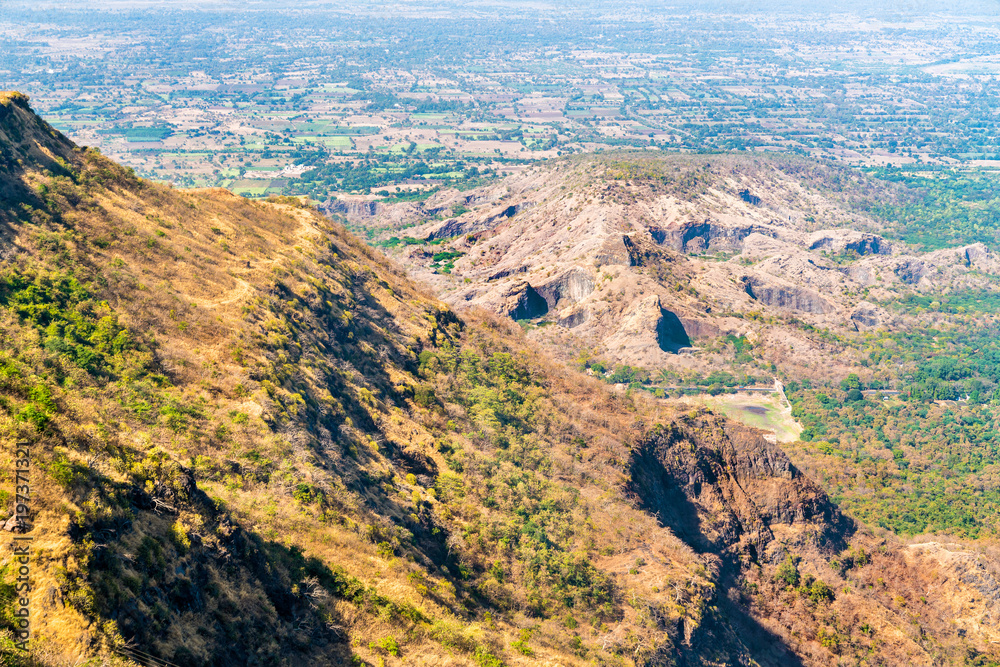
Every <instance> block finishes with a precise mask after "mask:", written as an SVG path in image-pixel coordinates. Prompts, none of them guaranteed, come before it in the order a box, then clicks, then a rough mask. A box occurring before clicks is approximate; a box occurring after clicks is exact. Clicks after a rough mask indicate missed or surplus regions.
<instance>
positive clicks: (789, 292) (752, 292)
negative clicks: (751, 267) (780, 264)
mask: <svg viewBox="0 0 1000 667" xmlns="http://www.w3.org/2000/svg"><path fill="white" fill-rule="evenodd" d="M741 283H742V284H743V289H744V291H745V292H746V293H747V295H749V296H750V298H751V299H754V300H755V301H759V302H761V303H763V304H764V305H767V306H771V307H774V308H780V309H782V310H790V311H795V312H801V313H812V314H819V315H825V314H827V313H832V312H835V311H836V310H837V307H836V306H834V305H833V304H832V303H830V302H829V301H827V300H826V299H824V298H823V297H821V296H820V295H819V294H817V293H816V292H813V291H812V290H808V289H805V288H803V287H798V286H796V285H782V284H776V283H773V282H766V281H764V280H763V279H761V278H759V277H757V276H744V277H743V278H742V279H741Z"/></svg>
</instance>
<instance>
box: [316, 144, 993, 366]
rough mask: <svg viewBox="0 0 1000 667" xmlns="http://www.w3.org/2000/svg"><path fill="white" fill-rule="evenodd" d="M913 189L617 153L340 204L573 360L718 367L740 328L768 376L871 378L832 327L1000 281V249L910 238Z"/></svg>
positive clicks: (721, 161) (848, 327) (736, 161)
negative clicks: (465, 188) (407, 197)
mask: <svg viewBox="0 0 1000 667" xmlns="http://www.w3.org/2000/svg"><path fill="white" fill-rule="evenodd" d="M917 194H919V193H915V192H913V191H911V190H908V189H907V188H905V187H903V186H902V185H899V184H896V183H893V182H889V181H886V180H878V179H875V178H869V177H865V176H863V175H861V174H859V173H857V172H854V171H849V170H846V169H843V168H837V167H832V166H829V165H824V164H819V163H815V162H811V161H807V160H804V159H800V158H793V157H786V156H774V157H754V156H746V155H711V156H683V155H662V156H657V155H643V154H639V153H620V154H609V155H597V156H581V157H574V158H569V159H564V160H559V161H553V162H549V163H544V164H539V165H536V166H534V167H531V168H529V169H526V170H525V171H523V172H521V173H520V174H517V175H514V176H510V177H508V178H507V179H505V180H503V181H500V182H499V183H497V184H494V185H491V186H486V187H483V188H480V189H477V190H472V191H470V192H466V193H458V192H456V191H451V192H448V193H440V194H438V195H435V198H433V199H432V200H429V201H428V202H426V203H424V204H422V209H423V213H424V215H423V218H421V217H420V216H419V215H417V213H419V211H415V207H416V205H415V204H414V203H402V204H396V205H390V204H383V203H377V204H376V203H370V204H369V205H368V206H365V207H361V206H358V205H347V204H344V203H342V204H340V206H339V208H338V207H334V208H333V209H330V210H332V211H342V212H343V214H344V215H345V216H346V217H347V220H348V221H350V222H351V223H353V224H354V225H356V226H357V227H360V228H365V229H369V230H375V232H376V239H377V240H378V239H381V243H382V244H383V245H386V246H388V247H390V248H393V252H394V254H395V256H397V258H398V259H399V260H400V261H401V262H402V263H403V264H404V265H405V266H406V267H407V268H408V269H409V270H410V271H411V272H412V274H413V275H414V276H415V277H417V278H419V279H420V280H423V281H425V282H427V283H428V284H431V285H433V286H434V288H435V290H436V291H437V292H438V294H439V295H440V296H441V298H443V299H444V300H445V301H446V302H448V303H449V304H452V305H455V306H464V305H479V306H482V307H484V308H487V309H489V310H491V311H494V312H498V313H501V314H504V315H509V316H511V317H513V318H514V319H524V320H536V321H538V322H541V323H544V324H546V325H547V328H546V329H545V331H540V332H537V333H535V334H533V336H534V337H535V338H537V339H538V340H539V341H540V342H544V343H545V344H548V345H552V346H553V349H554V350H556V351H557V352H561V353H562V354H564V355H566V356H572V355H574V354H576V353H578V352H579V351H580V350H583V349H587V350H590V351H591V352H592V353H594V354H598V355H600V356H601V357H602V358H604V359H606V360H608V361H610V362H615V363H622V364H630V365H633V366H639V367H643V368H647V369H663V368H667V369H671V370H673V371H675V372H679V373H691V372H701V373H703V374H707V373H709V372H711V371H712V370H717V369H719V368H722V367H726V368H727V369H728V366H729V365H730V363H731V362H732V361H733V356H734V355H733V351H732V347H731V346H730V347H729V349H728V350H727V349H725V348H726V344H725V343H726V339H727V336H732V337H734V338H739V337H741V336H742V337H744V338H745V339H746V340H748V341H751V343H752V345H751V346H753V345H756V347H757V348H758V350H759V355H760V356H761V361H762V362H763V363H762V364H760V366H761V368H759V369H757V370H765V371H766V370H767V369H768V367H769V366H770V365H771V364H774V365H775V366H776V367H777V368H778V369H780V371H781V372H782V373H784V374H786V375H788V376H789V377H796V378H800V379H801V378H814V379H822V378H825V377H827V375H828V373H829V372H830V371H833V372H834V374H836V375H837V376H839V377H843V376H846V375H847V374H848V373H850V372H852V371H855V372H861V373H864V372H865V371H864V370H860V371H859V367H860V366H861V365H862V364H861V356H860V355H858V354H857V353H856V352H855V351H854V350H852V349H850V348H851V347H852V346H846V349H845V346H842V345H837V344H835V343H834V342H833V341H831V340H830V337H829V336H826V335H824V332H833V333H834V334H845V335H857V336H858V337H860V336H861V335H863V334H865V333H868V332H872V331H874V330H878V329H883V330H888V331H898V330H902V329H907V328H913V326H914V325H915V324H917V322H918V320H917V319H915V318H913V317H910V316H908V315H907V314H906V313H900V312H897V311H896V309H895V306H894V304H895V303H897V302H898V301H900V300H904V299H905V298H907V297H908V296H913V295H917V296H919V295H923V294H938V293H940V292H942V291H945V292H951V291H962V290H979V289H983V290H991V291H994V292H995V291H996V281H997V277H998V276H1000V259H998V258H997V256H996V254H995V253H994V251H993V250H992V249H991V248H989V247H987V246H986V245H984V244H983V243H968V244H965V245H962V244H961V238H963V237H961V235H959V236H957V237H956V239H957V240H958V241H959V244H958V245H954V247H944V248H938V249H934V248H933V247H932V248H931V249H929V250H921V249H919V248H916V247H914V246H911V245H908V244H907V243H905V242H904V241H903V240H902V238H903V237H910V236H913V235H915V234H917V233H918V232H917V228H916V227H914V228H909V227H908V226H907V225H908V224H909V223H908V222H907V221H906V220H905V219H904V218H903V217H902V216H903V215H904V213H903V212H904V211H909V210H910V208H913V206H915V204H913V202H914V201H915V198H916V197H917ZM908 207H909V208H908ZM890 210H891V211H895V215H898V216H900V217H897V218H893V219H892V220H887V219H886V218H885V217H884V216H885V215H886V212H887V211H890ZM456 211H457V212H458V213H460V214H459V215H453V216H449V215H448V214H449V213H454V212H456ZM909 214H910V215H912V211H910V213H909ZM953 216H954V217H955V219H956V223H955V228H956V230H958V229H960V223H959V222H958V220H957V217H958V212H955V211H953ZM435 218H436V219H435ZM442 218H443V219H442ZM428 219H429V220H430V221H429V222H427V220H428ZM401 222H402V223H403V224H404V226H402V227H401V226H400V224H401ZM415 222H421V223H422V224H417V225H416V226H413V223H415ZM407 224H408V225H410V226H405V225H407ZM914 224H915V223H914ZM976 229H977V230H979V234H978V236H977V238H978V237H980V236H983V232H985V230H983V229H982V228H981V227H979V226H977V227H976ZM953 231H954V230H953ZM955 233H957V231H956V232H955ZM692 347H693V348H698V349H697V350H695V351H696V352H697V353H696V354H681V355H678V354H677V352H678V351H684V350H686V349H687V348H692ZM831 361H832V363H833V367H832V368H831V366H830V363H831Z"/></svg>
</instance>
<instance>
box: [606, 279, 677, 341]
mask: <svg viewBox="0 0 1000 667" xmlns="http://www.w3.org/2000/svg"><path fill="white" fill-rule="evenodd" d="M608 345H609V347H611V348H613V349H622V350H626V351H628V350H633V351H634V354H636V355H642V354H645V353H646V351H648V350H649V349H650V348H652V349H659V350H662V351H663V352H677V351H678V350H679V349H680V348H682V347H688V346H690V345H691V339H690V338H689V337H688V334H687V332H686V331H685V330H684V325H683V324H682V323H681V321H680V318H678V317H677V315H676V314H674V313H672V312H670V311H669V310H666V309H665V308H664V307H663V306H662V304H661V303H660V297H659V296H657V295H655V294H654V295H651V296H648V297H646V298H645V299H642V300H641V301H639V302H638V303H636V304H635V305H634V307H633V308H632V310H631V311H629V312H628V313H627V314H626V315H625V317H624V318H623V319H622V320H621V323H620V324H619V326H618V328H617V330H616V331H615V333H614V334H613V335H612V336H611V337H610V338H609V339H608Z"/></svg>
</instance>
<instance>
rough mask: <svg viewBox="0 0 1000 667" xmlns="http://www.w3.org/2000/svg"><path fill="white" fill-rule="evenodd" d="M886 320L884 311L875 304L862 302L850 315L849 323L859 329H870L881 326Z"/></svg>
mask: <svg viewBox="0 0 1000 667" xmlns="http://www.w3.org/2000/svg"><path fill="white" fill-rule="evenodd" d="M886 319H887V315H886V313H885V311H883V310H882V309H881V308H879V307H878V306H876V305H875V304H872V303H868V302H867V301H862V302H861V303H859V304H858V305H857V307H856V308H855V309H854V311H853V312H852V313H851V321H852V322H854V324H855V325H856V326H857V327H858V328H859V329H862V328H864V329H870V328H872V327H877V326H879V325H881V324H883V323H884V322H885V321H886Z"/></svg>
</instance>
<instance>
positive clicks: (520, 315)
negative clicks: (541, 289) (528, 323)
mask: <svg viewBox="0 0 1000 667" xmlns="http://www.w3.org/2000/svg"><path fill="white" fill-rule="evenodd" d="M495 303H496V308H495V310H496V312H498V313H500V314H501V315H507V316H508V317H510V318H511V319H515V320H530V319H533V318H535V317H541V316H542V315H544V314H546V313H547V312H549V305H548V304H547V303H546V302H545V299H543V298H542V297H541V295H539V294H538V292H536V291H535V288H534V287H532V286H531V285H530V284H529V283H528V281H526V280H517V281H514V282H512V283H511V284H510V285H507V286H506V287H505V288H504V290H503V291H502V292H500V294H499V295H497V299H496V302H495Z"/></svg>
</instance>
